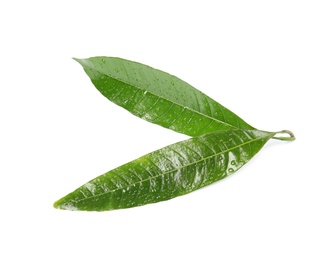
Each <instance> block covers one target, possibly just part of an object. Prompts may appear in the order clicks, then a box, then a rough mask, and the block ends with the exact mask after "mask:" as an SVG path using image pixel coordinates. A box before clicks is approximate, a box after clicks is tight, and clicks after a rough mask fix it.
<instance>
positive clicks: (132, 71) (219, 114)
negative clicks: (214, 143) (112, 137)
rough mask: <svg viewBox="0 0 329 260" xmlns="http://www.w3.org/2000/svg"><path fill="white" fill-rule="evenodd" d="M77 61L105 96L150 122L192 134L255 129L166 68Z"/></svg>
mask: <svg viewBox="0 0 329 260" xmlns="http://www.w3.org/2000/svg"><path fill="white" fill-rule="evenodd" d="M76 60H77V61H78V62H79V63H80V64H81V65H82V66H83V68H84V70H85V72H86V73H87V74H88V76H89V77H90V79H91V81H92V82H93V84H94V85H95V86H96V88H97V89H98V90H99V91H100V92H101V93H102V94H103V95H104V96H105V97H107V98H108V99H109V100H111V101H112V102H114V103H115V104H117V105H119V106H121V107H123V108H125V109H126V110H128V111H129V112H131V113H132V114H134V115H136V116H138V117H140V118H143V119H145V120H147V121H149V122H152V123H155V124H158V125H161V126H163V127H166V128H169V129H172V130H174V131H177V132H179V133H183V134H186V135H189V136H199V135H202V134H205V133H210V132H214V131H218V130H227V129H235V128H241V129H254V128H253V127H251V126H250V125H249V124H247V123H246V122H245V121H243V120H242V119H241V118H240V117H238V116H237V115H235V114H234V113H233V112H231V111H230V110H228V109H227V108H225V107H223V106H222V105H220V104H219V103H217V102H216V101H214V100H213V99H211V98H210V97H208V96H206V95H205V94H204V93H202V92H200V91H199V90H197V89H195V88H194V87H192V86H191V85H189V84H188V83H186V82H184V81H182V80H180V79H179V78H177V77H175V76H173V75H170V74H168V73H165V72H163V71H160V70H157V69H153V68H151V67H149V66H146V65H143V64H140V63H137V62H133V61H128V60H124V59H120V58H112V57H93V58H89V59H76Z"/></svg>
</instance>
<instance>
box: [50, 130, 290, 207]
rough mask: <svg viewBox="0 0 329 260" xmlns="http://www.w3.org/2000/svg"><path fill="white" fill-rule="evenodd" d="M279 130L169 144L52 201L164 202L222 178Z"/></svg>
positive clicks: (237, 132)
mask: <svg viewBox="0 0 329 260" xmlns="http://www.w3.org/2000/svg"><path fill="white" fill-rule="evenodd" d="M279 133H288V134H290V135H291V136H290V137H275V135H276V134H277V133H270V132H264V131H258V130H240V129H236V130H226V131H217V132H213V133H208V134H205V135H202V136H199V137H194V138H191V139H188V140H186V141H182V142H178V143H176V144H172V145H169V146H167V147H164V148H162V149H160V150H157V151H154V152H152V153H149V154H147V155H144V156H142V157H140V158H139V159H136V160H134V161H131V162H129V163H127V164H124V165H122V166H120V167H118V168H116V169H114V170H111V171H109V172H107V173H105V174H104V175H101V176H99V177H97V178H95V179H93V180H91V181H90V182H88V183H86V184H85V185H83V186H81V187H80V188H78V189H77V190H75V191H73V192H72V193H70V194H68V195H67V196H65V197H63V198H62V199H60V200H58V201H57V202H55V204H54V207H56V208H58V209H67V210H87V211H105V210H114V209H122V208H130V207H135V206H140V205H144V204H148V203H155V202H159V201H163V200H168V199H171V198H174V197H176V196H180V195H184V194H187V193H189V192H192V191H194V190H197V189H199V188H202V187H204V186H206V185H209V184H211V183H214V182H216V181H218V180H220V179H223V178H225V177H227V176H229V175H231V174H232V173H234V172H236V171H237V170H238V169H239V168H241V167H242V166H243V165H244V164H246V163H247V162H248V161H249V160H250V159H251V158H252V157H253V156H254V155H255V154H256V153H257V152H258V151H259V150H260V149H261V148H262V147H263V145H264V144H265V143H266V142H267V141H268V140H269V139H270V138H272V137H275V138H276V139H281V140H293V139H294V137H293V135H292V134H291V132H288V131H282V132H279Z"/></svg>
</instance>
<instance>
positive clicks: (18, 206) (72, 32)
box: [0, 0, 329, 260]
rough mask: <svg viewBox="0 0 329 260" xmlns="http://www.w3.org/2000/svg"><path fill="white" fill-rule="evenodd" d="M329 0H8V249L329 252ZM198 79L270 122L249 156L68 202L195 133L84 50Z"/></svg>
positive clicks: (2, 132) (3, 174)
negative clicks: (97, 180)
mask: <svg viewBox="0 0 329 260" xmlns="http://www.w3.org/2000/svg"><path fill="white" fill-rule="evenodd" d="M328 13H329V8H328V1H316V0H315V1H303V0H299V1H289V0H285V1H280V0H279V1H252V0H250V1H234V0H232V1H205V0H203V1H141V0H139V1H33V0H32V1H1V4H0V29H1V30H0V38H1V40H0V47H1V48H0V73H1V74H0V124H1V128H0V184H1V185H0V207H1V213H0V239H1V241H0V248H1V249H0V258H1V259H225V260H230V259H253V260H255V259H329V246H328V245H329V224H328V219H329V207H328V206H329V205H328V198H329V188H328V186H329V177H328V176H329V173H328V166H327V164H326V162H327V161H328V148H327V147H328V145H329V142H328V137H327V135H328V133H327V131H328V122H327V120H328V108H329V106H328V97H329V96H328V94H327V93H325V89H326V88H328V86H329V74H328V71H329V70H328V69H329V51H328V50H329V47H328V46H329V15H328ZM98 55H104V56H117V57H122V58H126V59H129V60H134V61H138V62H141V63H144V64H148V65H150V66H152V67H155V68H158V69H162V70H164V71H167V72H169V73H171V74H174V75H176V76H178V77H180V78H181V79H183V80H185V81H187V82H189V83H190V84H192V85H193V86H195V87H196V88H198V89H200V90H201V91H203V92H204V93H206V94H207V95H209V96H211V97H213V98H214V99H215V100H217V101H218V102H220V103H221V104H223V105H224V106H226V107H228V108H229V109H230V110H232V111H234V112H235V113H237V114H238V115H239V116H241V117H242V118H244V119H245V120H246V121H247V122H249V123H250V124H252V125H253V126H255V127H257V128H259V129H264V130H269V131H271V130H273V131H276V130H282V129H289V130H292V131H293V132H294V133H295V135H296V137H297V139H296V141H295V142H291V143H289V142H280V141H276V140H270V141H269V143H268V144H267V145H266V146H265V147H264V149H263V150H262V151H261V152H260V153H259V154H258V155H257V156H256V157H255V158H254V159H253V160H252V161H251V162H250V163H248V165H246V166H245V167H244V168H243V169H241V170H240V171H239V172H237V173H236V174H234V175H233V176H231V177H229V178H227V179H225V180H223V181H220V182H218V183H216V184H214V185H211V186H209V187H206V188H204V189H201V190H199V191H196V192H193V193H191V194H189V195H186V196H182V197H179V198H175V199H173V200H170V201H166V202H162V203H157V204H152V205H147V206H143V207H138V208H133V209H128V210H118V211H111V212H102V213H97V212H70V211H61V210H56V209H54V208H53V207H52V204H53V202H54V201H55V200H57V199H59V198H60V197H62V196H64V195H66V194H67V193H69V192H71V191H72V190H74V189H75V188H77V187H79V186H80V185H82V184H84V183H85V182H87V181H89V180H90V179H92V178H94V177H96V176H98V175H100V174H102V173H104V172H106V171H108V170H110V169H113V168H115V167H117V166H119V165H121V164H123V163H126V162H128V161H130V160H133V159H135V158H137V157H140V156H141V155H143V154H145V153H148V152H151V151H153V150H155V149H159V148H161V147H163V146H166V145H168V144H171V143H174V142H177V141H180V140H183V139H186V138H187V137H186V136H184V135H180V134H177V133H175V132H172V131H169V130H167V129H164V128H161V127H159V126H156V125H152V124H150V123H147V122H145V121H143V120H141V119H139V118H136V117H134V116H132V115H131V114H129V113H128V112H127V111H125V110H123V109H122V108H120V107H117V106H116V105H114V104H113V103H111V102H109V101H108V100H107V99H106V98H104V97H103V96H102V95H101V94H100V93H99V92H98V91H97V90H96V89H95V88H94V86H93V85H92V83H91V82H90V80H89V78H88V77H87V75H86V74H85V73H84V71H83V70H82V68H81V66H80V65H79V64H78V63H76V62H75V61H73V60H72V59H71V58H72V57H78V58H87V57H90V56H98Z"/></svg>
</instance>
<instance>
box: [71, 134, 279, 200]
mask: <svg viewBox="0 0 329 260" xmlns="http://www.w3.org/2000/svg"><path fill="white" fill-rule="evenodd" d="M274 134H275V133H271V132H269V133H268V134H267V135H263V136H261V137H258V138H255V139H252V140H249V141H247V142H245V143H242V144H240V145H236V146H234V147H232V148H230V149H226V150H224V151H221V152H219V153H215V154H213V155H211V156H207V157H205V158H202V159H200V160H197V161H195V162H193V163H189V164H187V165H184V166H181V167H177V168H175V169H172V170H170V171H167V172H162V173H161V174H157V175H155V176H152V177H149V178H147V179H144V180H141V181H137V182H135V183H133V184H131V185H127V186H124V187H120V188H118V189H114V190H111V191H107V192H103V193H100V194H97V195H93V196H90V197H87V198H83V199H80V200H77V201H76V202H81V201H84V200H88V199H92V198H96V197H100V196H103V195H106V194H109V193H113V192H116V191H118V190H124V189H126V188H128V187H131V186H133V185H136V184H140V183H143V182H146V181H149V180H152V179H155V178H158V177H159V176H161V175H165V174H169V173H172V172H174V171H177V170H180V169H183V168H185V167H189V166H191V165H194V164H198V163H199V162H202V161H205V160H207V159H210V158H213V157H216V156H218V155H220V154H223V153H226V152H229V151H231V150H233V149H236V148H239V147H241V146H244V145H246V144H249V143H252V142H255V141H257V140H260V139H264V138H266V137H268V136H271V135H274ZM137 160H138V159H137ZM105 174H106V173H105Z"/></svg>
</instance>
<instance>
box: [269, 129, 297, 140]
mask: <svg viewBox="0 0 329 260" xmlns="http://www.w3.org/2000/svg"><path fill="white" fill-rule="evenodd" d="M277 134H279V135H280V134H288V135H289V136H281V135H280V136H275V135H277ZM275 135H274V136H273V137H272V138H273V139H278V140H281V141H294V140H295V139H296V138H295V135H294V134H293V132H291V131H289V130H282V131H280V132H276V133H275Z"/></svg>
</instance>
